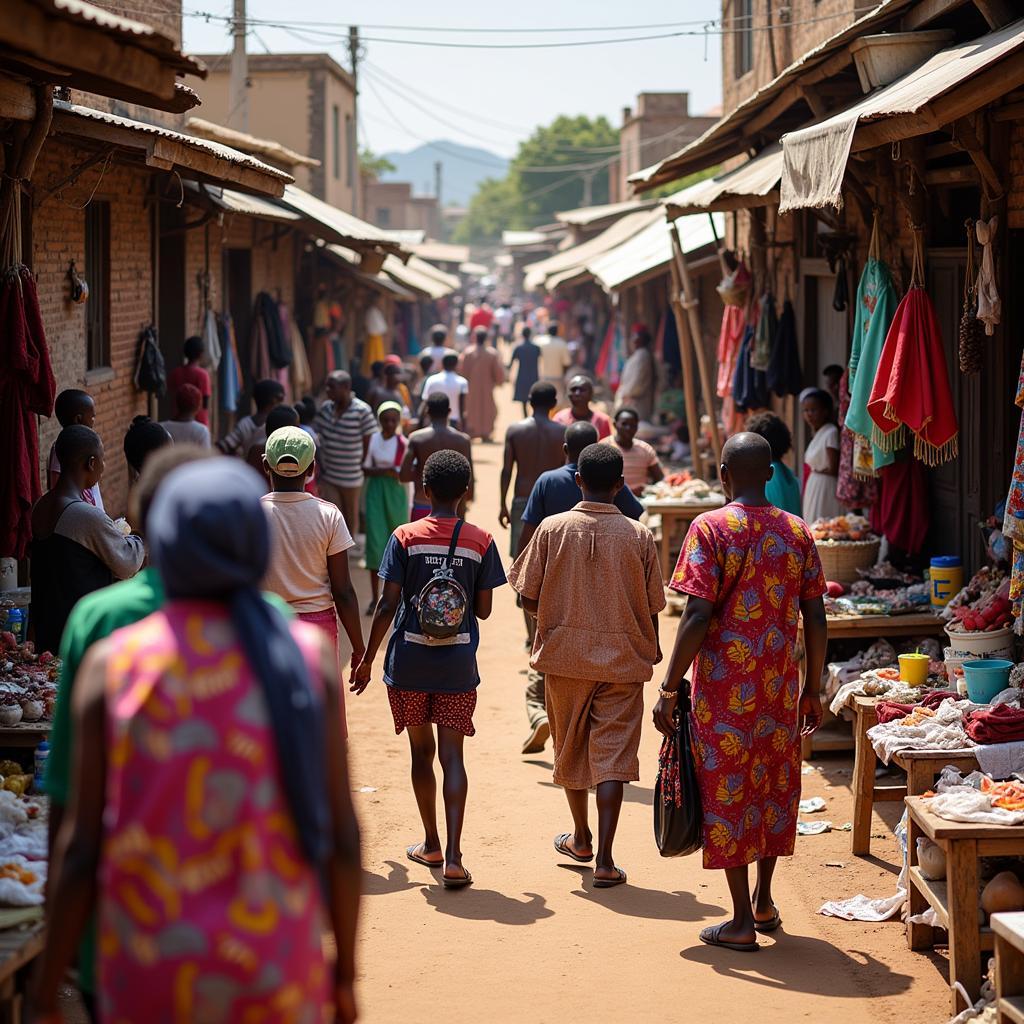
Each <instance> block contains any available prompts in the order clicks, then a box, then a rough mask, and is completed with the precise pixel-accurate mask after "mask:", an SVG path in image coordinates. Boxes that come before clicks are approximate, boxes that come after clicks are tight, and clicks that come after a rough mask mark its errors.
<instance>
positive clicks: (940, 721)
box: [867, 697, 974, 764]
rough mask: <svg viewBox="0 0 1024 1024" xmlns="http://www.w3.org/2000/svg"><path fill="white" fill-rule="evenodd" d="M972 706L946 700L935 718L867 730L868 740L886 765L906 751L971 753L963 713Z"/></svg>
mask: <svg viewBox="0 0 1024 1024" xmlns="http://www.w3.org/2000/svg"><path fill="white" fill-rule="evenodd" d="M971 706H972V705H971V702H970V701H966V700H959V701H958V700H953V699H952V698H951V697H947V698H946V699H945V700H943V701H942V703H941V704H940V705H939V706H938V708H936V709H935V713H934V714H933V715H928V716H924V715H920V712H918V713H915V715H920V720H914V721H911V720H909V719H897V720H895V721H892V722H886V723H879V724H878V725H876V726H874V727H873V728H871V729H868V732H867V736H868V739H869V740H870V741H871V746H872V747H874V750H875V753H876V754H877V755H878V756H879V757H880V758H881V759H882V762H883V764H888V763H889V761H890V760H891V759H892V756H893V754H898V753H900V752H901V751H904V750H970V749H972V748H973V747H974V740H972V739H971V738H970V737H969V736H968V735H967V733H966V731H965V730H964V713H965V712H966V711H967V710H969V709H970V708H971ZM927 710H929V711H930V710H931V709H930V708H928V709H927Z"/></svg>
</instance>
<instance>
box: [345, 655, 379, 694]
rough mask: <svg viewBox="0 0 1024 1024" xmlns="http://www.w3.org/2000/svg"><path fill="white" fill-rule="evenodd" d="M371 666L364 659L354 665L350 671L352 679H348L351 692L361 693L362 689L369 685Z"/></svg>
mask: <svg viewBox="0 0 1024 1024" xmlns="http://www.w3.org/2000/svg"><path fill="white" fill-rule="evenodd" d="M372 668H373V665H372V663H371V662H369V661H366V660H365V659H364V660H362V661H360V662H359V664H358V665H356V667H355V669H354V670H353V672H352V679H351V680H350V683H351V685H350V686H349V690H351V691H352V693H356V694H359V693H362V692H363V690H365V689H366V688H367V687H368V686H369V685H370V671H371V669H372Z"/></svg>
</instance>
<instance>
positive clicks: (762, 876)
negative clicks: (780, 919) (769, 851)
mask: <svg viewBox="0 0 1024 1024" xmlns="http://www.w3.org/2000/svg"><path fill="white" fill-rule="evenodd" d="M778 860H779V859H778V857H766V858H765V859H764V860H759V861H758V862H757V884H756V885H755V886H754V919H755V920H756V921H771V920H772V918H773V917H775V901H774V900H773V899H772V875H774V874H775V865H776V864H777V863H778Z"/></svg>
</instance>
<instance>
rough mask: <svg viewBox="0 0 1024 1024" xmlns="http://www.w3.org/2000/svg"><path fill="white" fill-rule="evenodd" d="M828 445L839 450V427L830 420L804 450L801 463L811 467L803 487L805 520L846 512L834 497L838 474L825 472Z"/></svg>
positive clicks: (812, 520)
mask: <svg viewBox="0 0 1024 1024" xmlns="http://www.w3.org/2000/svg"><path fill="white" fill-rule="evenodd" d="M830 448H832V449H834V450H835V451H839V428H838V427H837V426H836V425H835V424H834V423H826V424H825V426H823V427H822V428H821V429H820V430H819V431H818V432H817V433H816V434H815V435H814V437H813V438H812V439H811V443H810V444H809V445H808V446H807V451H806V452H805V453H804V463H805V464H806V465H808V466H809V467H810V469H811V474H810V476H808V478H807V486H806V487H805V488H804V521H805V522H806V523H808V524H810V523H813V522H814V521H815V520H816V519H832V518H833V517H835V516H841V515H843V514H844V513H845V512H846V509H845V508H844V507H843V504H842V503H841V502H840V500H839V499H838V498H837V497H836V487H837V485H838V484H839V477H837V476H829V474H828V472H827V470H828V463H829V458H828V450H829V449H830Z"/></svg>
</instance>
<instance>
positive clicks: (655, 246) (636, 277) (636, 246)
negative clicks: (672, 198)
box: [586, 213, 725, 292]
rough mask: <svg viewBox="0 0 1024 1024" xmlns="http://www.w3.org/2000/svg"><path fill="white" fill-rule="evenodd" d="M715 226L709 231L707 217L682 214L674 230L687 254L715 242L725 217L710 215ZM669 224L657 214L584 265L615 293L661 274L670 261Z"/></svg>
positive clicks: (723, 226) (722, 232) (607, 288)
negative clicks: (613, 246)
mask: <svg viewBox="0 0 1024 1024" xmlns="http://www.w3.org/2000/svg"><path fill="white" fill-rule="evenodd" d="M711 217H713V218H714V221H715V225H714V229H713V230H712V226H711V221H710V220H709V218H708V216H705V215H703V214H702V215H700V216H694V217H683V218H681V219H680V220H679V222H678V225H677V230H678V231H679V241H680V244H681V245H682V247H683V252H684V253H686V254H687V255H689V254H690V253H692V252H696V251H697V250H698V249H702V248H704V246H706V245H714V243H715V240H716V234H715V233H716V232H717V237H719V238H721V237H722V235H723V234H724V232H725V218H724V217H723V216H722V214H720V213H714V214H711ZM671 230H672V229H671V227H670V226H669V223H668V221H666V220H665V219H664V218H663V217H659V218H658V219H657V220H656V221H655V222H654V223H653V224H650V225H648V226H647V227H646V228H644V229H643V231H641V232H639V233H638V234H636V235H634V236H633V237H632V238H630V239H629V240H628V241H625V242H623V243H622V244H621V245H618V246H616V247H615V248H614V249H611V250H609V251H608V252H606V253H604V254H603V255H601V256H598V257H596V258H595V259H593V260H591V261H590V262H589V263H588V264H587V267H586V269H587V271H589V273H590V274H591V275H592V276H593V278H594V280H595V281H597V283H598V284H599V285H600V286H601V287H602V288H603V289H604V290H605V291H606V292H614V291H618V290H619V289H620V288H626V287H628V286H630V285H633V284H639V283H640V282H641V281H644V280H646V279H647V278H649V277H653V276H655V275H657V274H661V273H664V272H665V270H666V269H667V268H668V265H669V263H670V262H671V260H672V241H671V235H670V233H669V232H670V231H671Z"/></svg>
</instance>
